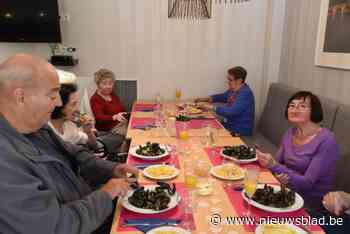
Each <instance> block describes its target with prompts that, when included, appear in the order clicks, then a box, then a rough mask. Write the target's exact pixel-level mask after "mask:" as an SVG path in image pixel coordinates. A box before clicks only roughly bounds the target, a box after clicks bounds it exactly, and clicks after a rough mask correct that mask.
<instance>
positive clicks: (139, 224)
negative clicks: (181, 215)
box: [123, 219, 181, 227]
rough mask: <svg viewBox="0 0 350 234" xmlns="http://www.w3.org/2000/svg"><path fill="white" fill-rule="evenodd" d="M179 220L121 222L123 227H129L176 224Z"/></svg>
mask: <svg viewBox="0 0 350 234" xmlns="http://www.w3.org/2000/svg"><path fill="white" fill-rule="evenodd" d="M180 222H181V220H180V219H172V220H163V221H162V220H154V222H152V221H147V220H146V221H142V220H125V221H124V223H123V226H124V227H130V226H163V225H170V226H177V225H179V223H180Z"/></svg>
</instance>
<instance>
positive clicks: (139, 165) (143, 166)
mask: <svg viewBox="0 0 350 234" xmlns="http://www.w3.org/2000/svg"><path fill="white" fill-rule="evenodd" d="M153 165H168V166H174V167H175V164H172V163H169V162H166V163H140V164H134V166H135V167H136V168H138V169H145V168H146V167H149V166H153Z"/></svg>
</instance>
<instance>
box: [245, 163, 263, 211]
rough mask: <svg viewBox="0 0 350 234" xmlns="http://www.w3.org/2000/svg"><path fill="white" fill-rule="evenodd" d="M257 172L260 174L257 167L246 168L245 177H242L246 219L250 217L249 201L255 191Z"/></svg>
mask: <svg viewBox="0 0 350 234" xmlns="http://www.w3.org/2000/svg"><path fill="white" fill-rule="evenodd" d="M259 172H260V170H259V167H255V166H254V167H253V166H252V167H248V168H246V172H245V177H244V192H245V194H246V195H247V197H248V210H247V212H246V213H245V215H246V216H248V217H249V216H251V212H250V206H251V205H250V201H251V199H252V197H253V196H254V193H255V191H256V187H257V184H258V178H259Z"/></svg>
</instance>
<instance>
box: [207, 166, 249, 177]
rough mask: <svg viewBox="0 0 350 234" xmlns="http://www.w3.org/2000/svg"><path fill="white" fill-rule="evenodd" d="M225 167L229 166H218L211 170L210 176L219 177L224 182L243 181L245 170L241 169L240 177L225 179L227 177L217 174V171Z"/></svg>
mask: <svg viewBox="0 0 350 234" xmlns="http://www.w3.org/2000/svg"><path fill="white" fill-rule="evenodd" d="M228 164H229V163H228ZM225 165H227V164H222V165H218V166H215V167H212V168H211V169H210V174H212V175H213V176H215V177H217V178H219V179H223V180H241V179H243V178H244V169H243V168H240V170H241V173H240V174H239V175H236V176H232V177H225V176H222V175H219V174H217V170H219V169H220V168H221V167H223V166H225Z"/></svg>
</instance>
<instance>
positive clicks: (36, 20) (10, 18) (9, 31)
mask: <svg viewBox="0 0 350 234" xmlns="http://www.w3.org/2000/svg"><path fill="white" fill-rule="evenodd" d="M0 41H1V42H61V30H60V18H59V13H58V3H57V0H34V1H31V0H0Z"/></svg>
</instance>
